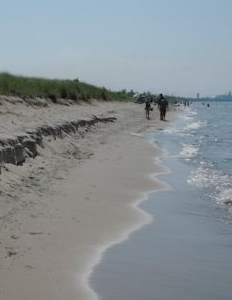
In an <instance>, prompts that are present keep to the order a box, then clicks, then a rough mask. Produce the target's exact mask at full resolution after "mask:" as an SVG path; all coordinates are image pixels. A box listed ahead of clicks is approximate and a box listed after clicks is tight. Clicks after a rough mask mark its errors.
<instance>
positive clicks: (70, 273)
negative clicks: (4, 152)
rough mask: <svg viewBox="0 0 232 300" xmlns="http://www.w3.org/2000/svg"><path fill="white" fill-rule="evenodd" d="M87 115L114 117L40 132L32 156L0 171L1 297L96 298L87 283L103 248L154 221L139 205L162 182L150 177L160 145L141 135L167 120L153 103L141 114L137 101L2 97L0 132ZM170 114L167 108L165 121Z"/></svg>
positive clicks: (11, 132) (23, 299) (12, 299)
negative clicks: (41, 103) (59, 134)
mask: <svg viewBox="0 0 232 300" xmlns="http://www.w3.org/2000/svg"><path fill="white" fill-rule="evenodd" d="M92 115H95V116H97V117H100V116H101V117H102V116H104V117H109V116H111V117H115V118H116V121H115V122H113V123H109V124H97V125H95V126H94V128H92V130H90V131H89V132H88V133H86V134H85V136H84V137H82V136H77V135H75V134H70V135H67V136H66V137H65V138H63V139H51V138H50V137H47V138H45V139H44V144H45V147H44V148H40V147H39V148H38V152H39V155H38V156H37V157H36V158H34V159H33V158H28V159H27V160H26V162H25V163H24V165H23V166H15V165H11V164H5V165H4V167H3V168H2V174H1V175H0V178H1V181H0V189H1V203H0V206H1V210H0V211H1V219H0V222H1V226H0V298H1V299H2V300H16V299H17V300H31V299H33V300H47V299H49V300H59V299H60V300H61V299H62V300H63V299H65V300H73V299H80V300H85V299H86V300H87V299H97V295H96V294H95V293H94V291H92V290H91V288H90V287H89V284H88V280H89V276H90V275H91V272H92V270H93V267H94V266H95V265H96V264H97V263H98V262H99V261H100V259H101V257H102V254H103V253H104V251H105V250H106V249H107V248H108V247H110V246H112V245H113V244H115V243H119V242H121V241H123V240H124V239H126V238H127V237H128V235H129V234H130V232H132V231H134V230H136V229H138V228H140V227H141V226H142V225H144V224H147V223H149V222H151V221H152V218H151V216H150V215H148V214H147V213H146V212H144V211H142V210H140V209H139V208H138V207H137V205H138V203H139V202H140V201H143V200H145V199H146V197H147V192H148V191H150V190H162V189H165V187H166V186H165V184H164V183H162V182H161V181H159V180H158V179H154V178H152V176H151V175H152V174H154V173H161V172H164V171H165V168H163V167H162V166H160V165H159V164H157V163H156V162H155V158H156V157H158V156H159V155H161V153H160V150H159V149H156V148H154V146H153V145H151V144H149V142H148V140H147V139H146V138H145V137H143V135H142V134H141V133H142V132H144V131H150V130H152V131H154V130H162V129H163V128H164V127H165V126H167V125H168V124H170V122H162V121H159V117H158V110H157V108H156V107H155V109H154V111H153V112H152V115H151V120H149V121H148V120H146V119H145V112H144V107H143V105H139V104H134V103H122V102H96V101H92V104H81V105H70V106H64V105H54V104H50V105H49V106H48V107H33V106H25V103H22V102H20V101H16V100H15V99H13V100H12V99H10V100H9V99H2V105H1V107H0V122H1V130H0V135H1V136H10V135H15V134H16V133H18V132H24V131H25V130H26V129H28V128H29V129H33V128H36V127H37V126H39V125H43V124H56V123H57V122H59V123H60V122H65V121H67V120H69V121H70V120H74V119H75V120H78V119H82V118H88V117H91V116H92ZM176 115H177V113H176V111H175V109H171V110H170V111H169V112H168V113H167V119H168V120H172V119H173V118H175V117H176Z"/></svg>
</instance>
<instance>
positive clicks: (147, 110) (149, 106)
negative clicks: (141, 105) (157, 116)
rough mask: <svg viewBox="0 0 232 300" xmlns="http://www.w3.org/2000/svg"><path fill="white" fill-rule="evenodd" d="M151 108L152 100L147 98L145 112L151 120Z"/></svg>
mask: <svg viewBox="0 0 232 300" xmlns="http://www.w3.org/2000/svg"><path fill="white" fill-rule="evenodd" d="M150 110H151V102H150V100H149V99H146V101H145V114H146V118H147V119H148V120H150Z"/></svg>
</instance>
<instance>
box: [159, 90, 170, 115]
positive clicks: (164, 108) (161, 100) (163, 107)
mask: <svg viewBox="0 0 232 300" xmlns="http://www.w3.org/2000/svg"><path fill="white" fill-rule="evenodd" d="M158 107H159V111H160V120H161V121H165V120H166V119H165V117H166V111H167V108H168V100H167V99H166V98H165V97H164V96H163V94H160V95H159V99H158Z"/></svg>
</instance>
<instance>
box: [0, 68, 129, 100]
mask: <svg viewBox="0 0 232 300" xmlns="http://www.w3.org/2000/svg"><path fill="white" fill-rule="evenodd" d="M0 94H1V95H13V96H19V97H22V98H35V97H39V98H45V99H50V100H51V101H52V102H54V103H56V102H57V101H58V99H71V100H74V101H77V102H78V101H79V100H82V101H89V100H90V99H99V100H105V101H110V100H118V101H131V100H132V96H133V91H130V92H127V91H126V90H122V91H119V92H113V91H110V90H108V89H106V88H105V87H96V86H94V85H91V84H87V83H84V82H80V81H79V80H78V79H74V80H60V79H45V78H34V77H24V76H16V75H12V74H9V73H7V72H2V73H0Z"/></svg>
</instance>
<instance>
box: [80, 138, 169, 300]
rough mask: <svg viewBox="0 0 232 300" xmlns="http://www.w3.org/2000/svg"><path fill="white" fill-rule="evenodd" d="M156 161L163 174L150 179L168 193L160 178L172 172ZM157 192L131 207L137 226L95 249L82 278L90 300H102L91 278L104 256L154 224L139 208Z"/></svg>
mask: <svg viewBox="0 0 232 300" xmlns="http://www.w3.org/2000/svg"><path fill="white" fill-rule="evenodd" d="M131 134H133V133H131ZM134 135H136V136H141V137H143V135H142V134H141V135H140V134H134ZM148 140H149V142H150V143H151V144H152V145H153V146H154V147H155V148H158V146H157V145H155V144H154V141H152V140H150V139H148ZM161 150H162V153H163V154H165V153H166V150H165V149H161ZM154 161H155V162H156V163H157V164H159V165H160V166H162V167H163V172H156V173H153V174H151V175H150V177H151V178H152V179H153V180H154V181H156V182H160V183H161V184H162V190H167V191H168V190H170V189H171V187H170V186H169V185H168V184H167V183H165V182H164V181H161V180H159V179H158V176H159V175H163V174H168V173H171V170H170V169H169V168H167V167H166V166H163V165H162V164H161V163H160V162H161V161H160V157H159V156H157V157H155V158H154ZM156 191H160V189H157V190H150V191H147V192H145V193H144V194H143V196H142V197H141V198H140V199H138V200H137V201H135V202H134V203H132V204H130V205H129V206H130V207H132V208H133V209H134V210H136V211H137V212H139V220H138V223H137V224H135V225H134V226H133V227H130V228H129V229H127V230H125V231H124V232H123V233H120V234H119V235H118V237H117V238H114V239H112V240H111V241H108V242H106V243H105V244H104V245H101V246H99V247H98V248H96V249H95V253H94V254H93V256H92V258H91V259H90V263H89V266H88V269H87V270H86V272H85V273H84V274H83V276H82V286H83V287H85V290H86V291H87V293H88V294H89V299H90V300H100V298H99V297H100V296H99V295H97V293H96V292H95V291H94V290H93V288H91V276H92V274H93V272H94V270H95V268H96V267H97V265H99V264H100V263H101V262H102V259H103V257H104V254H105V253H106V252H107V251H108V250H109V249H110V248H111V247H113V246H115V245H118V244H121V243H123V242H124V241H126V240H128V239H129V238H130V235H131V234H132V233H134V232H135V231H137V230H140V229H141V228H142V227H144V226H145V225H148V224H151V223H152V222H154V217H153V215H151V214H149V213H148V212H146V211H145V210H143V209H141V208H140V207H139V206H140V204H141V203H142V202H144V201H147V200H148V195H149V193H151V192H156Z"/></svg>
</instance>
